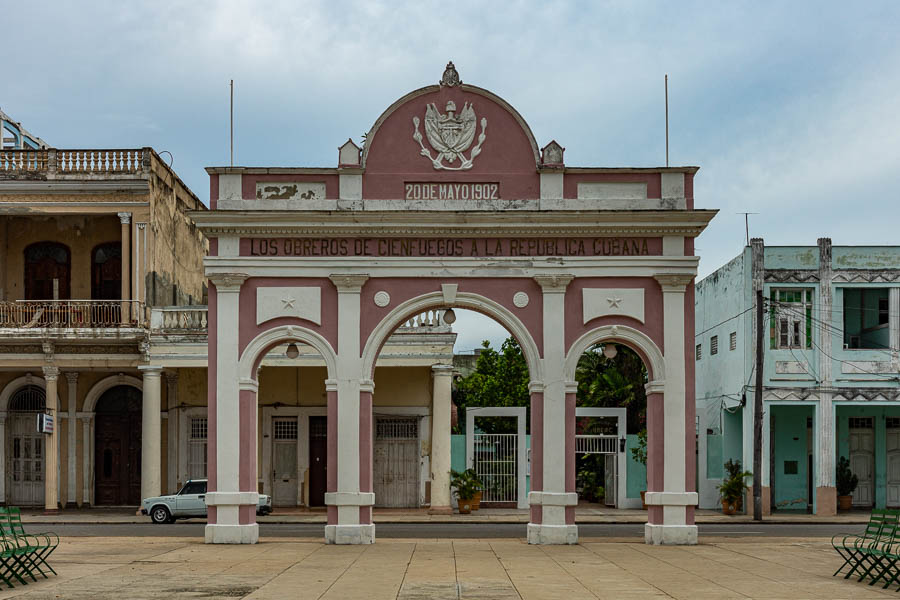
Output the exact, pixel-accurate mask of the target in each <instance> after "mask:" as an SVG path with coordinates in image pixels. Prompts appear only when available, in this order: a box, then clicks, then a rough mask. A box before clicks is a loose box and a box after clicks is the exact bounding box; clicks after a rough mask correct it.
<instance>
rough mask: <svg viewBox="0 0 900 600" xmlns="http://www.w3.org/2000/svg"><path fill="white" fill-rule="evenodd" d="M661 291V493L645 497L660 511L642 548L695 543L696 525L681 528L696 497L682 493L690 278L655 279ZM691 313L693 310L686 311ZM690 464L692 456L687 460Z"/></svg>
mask: <svg viewBox="0 0 900 600" xmlns="http://www.w3.org/2000/svg"><path fill="white" fill-rule="evenodd" d="M655 278H656V280H657V281H658V282H659V285H660V287H661V288H662V292H663V328H664V333H663V345H664V348H665V356H664V360H665V365H666V380H665V385H664V388H663V390H664V391H663V428H664V432H665V433H664V436H663V450H664V454H663V491H662V492H647V494H646V502H647V504H648V505H655V506H662V508H663V511H662V512H663V522H662V524H661V525H660V524H654V523H647V525H645V529H644V539H645V541H646V542H647V543H648V544H696V543H697V526H696V525H693V524H692V525H688V524H687V507H688V506H695V505H696V504H697V501H698V498H697V493H696V492H688V491H687V459H688V457H687V448H686V444H687V436H688V435H691V436H693V435H694V432H693V431H687V424H686V423H685V418H686V412H685V410H686V406H685V402H686V381H685V356H684V345H685V337H684V336H685V329H684V321H685V308H686V307H685V303H684V293H685V287H686V286H687V285H688V284H689V283H690V282H691V279H692V278H693V275H689V274H671V275H670V274H666V275H656V276H655ZM691 310H693V307H691ZM691 459H692V460H693V457H691Z"/></svg>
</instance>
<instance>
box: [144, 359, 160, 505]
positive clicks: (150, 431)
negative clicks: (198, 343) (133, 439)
mask: <svg viewBox="0 0 900 600" xmlns="http://www.w3.org/2000/svg"><path fill="white" fill-rule="evenodd" d="M138 369H139V370H140V371H141V372H142V373H143V374H144V398H143V402H142V403H141V404H142V412H143V415H142V416H143V418H142V419H141V498H150V497H151V496H159V495H160V494H161V493H162V485H161V477H160V469H161V464H162V444H161V441H160V437H161V433H162V429H161V427H162V417H161V416H160V411H161V410H162V401H161V396H162V385H161V384H162V382H161V381H160V378H161V376H162V367H156V366H140V367H138Z"/></svg>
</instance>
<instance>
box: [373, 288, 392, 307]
mask: <svg viewBox="0 0 900 600" xmlns="http://www.w3.org/2000/svg"><path fill="white" fill-rule="evenodd" d="M374 300H375V306H380V307H381V308H384V307H385V306H387V305H388V304H390V303H391V295H390V294H388V293H387V292H385V291H384V290H381V291H380V292H376V293H375V298H374Z"/></svg>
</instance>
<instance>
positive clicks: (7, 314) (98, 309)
mask: <svg viewBox="0 0 900 600" xmlns="http://www.w3.org/2000/svg"><path fill="white" fill-rule="evenodd" d="M123 310H124V311H126V315H125V318H124V319H123V318H122V317H123V315H122V311H123ZM143 324H144V316H143V303H142V302H139V301H137V300H17V301H15V302H0V328H10V327H12V328H17V329H42V328H55V329H60V328H62V329H97V328H109V327H143Z"/></svg>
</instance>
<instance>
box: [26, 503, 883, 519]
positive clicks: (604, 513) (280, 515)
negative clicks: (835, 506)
mask: <svg viewBox="0 0 900 600" xmlns="http://www.w3.org/2000/svg"><path fill="white" fill-rule="evenodd" d="M22 518H23V520H24V521H25V522H27V523H47V524H52V523H73V524H76V523H77V524H92V523H148V522H150V518H149V517H146V516H142V515H138V514H135V511H134V509H130V508H87V509H67V510H61V511H59V512H58V513H56V514H44V513H43V511H40V510H29V509H23V510H22ZM372 519H373V521H374V522H375V523H527V522H528V510H527V509H524V510H518V509H507V508H483V509H481V510H478V511H475V512H473V513H472V514H470V515H460V514H452V515H431V514H428V509H425V508H422V509H390V508H376V509H375V510H374V511H373V514H372ZM257 521H258V522H259V523H322V524H324V523H325V521H326V516H325V510H324V509H312V510H310V509H307V508H302V507H298V508H277V509H275V512H274V513H272V514H271V515H268V516H265V517H257ZM696 521H697V523H749V522H752V521H753V518H752V517H751V516H749V515H734V516H730V517H729V516H726V515H723V514H722V513H721V512H718V511H714V510H698V511H697V512H696ZM763 521H765V522H767V523H808V524H813V523H838V524H856V523H863V524H864V523H868V522H869V512H867V511H852V512H849V513H841V514H839V515H837V516H834V517H817V516H816V515H808V514H803V513H777V514H775V515H769V516H765V517H763ZM575 522H576V523H646V522H647V512H646V511H643V510H624V509H621V510H620V509H611V508H605V507H597V506H596V505H582V506H579V507H577V508H576V509H575Z"/></svg>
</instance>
